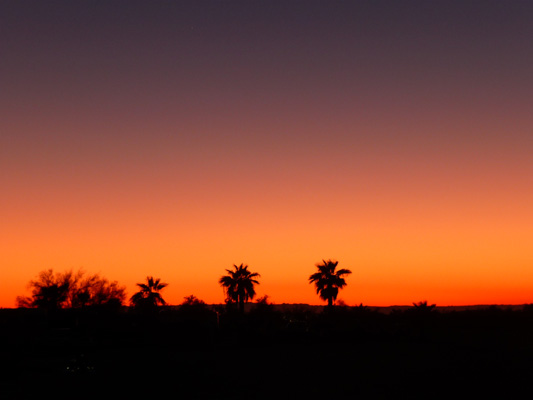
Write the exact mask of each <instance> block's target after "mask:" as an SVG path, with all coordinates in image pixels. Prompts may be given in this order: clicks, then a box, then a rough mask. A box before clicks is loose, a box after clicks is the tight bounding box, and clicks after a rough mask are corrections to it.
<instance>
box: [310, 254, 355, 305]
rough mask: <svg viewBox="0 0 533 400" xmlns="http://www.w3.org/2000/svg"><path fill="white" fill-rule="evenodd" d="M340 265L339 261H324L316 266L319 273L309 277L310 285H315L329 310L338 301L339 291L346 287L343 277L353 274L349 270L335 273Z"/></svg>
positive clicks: (340, 270)
mask: <svg viewBox="0 0 533 400" xmlns="http://www.w3.org/2000/svg"><path fill="white" fill-rule="evenodd" d="M338 264H339V262H338V261H332V260H327V261H326V260H322V262H321V263H318V264H316V267H317V268H318V272H315V273H314V274H313V275H311V276H310V277H309V283H314V284H315V286H316V292H317V294H318V295H319V296H320V298H321V299H323V300H327V302H328V307H329V308H331V307H332V306H333V302H334V301H335V300H337V295H338V294H339V289H342V288H343V287H344V286H346V281H345V280H344V278H343V276H344V275H349V274H351V273H352V271H350V270H349V269H339V270H338V271H335V268H337V265H338Z"/></svg>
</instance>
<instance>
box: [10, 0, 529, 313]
mask: <svg viewBox="0 0 533 400" xmlns="http://www.w3.org/2000/svg"><path fill="white" fill-rule="evenodd" d="M532 38H533V3H532V2H529V1H505V2H503V1H475V2H469V1H416V2H414V1H401V2H398V1H358V2H350V1H290V0H284V1H281V0H280V1H198V0H194V1H192V0H191V1H175V2H174V1H153V0H146V1H132V0H128V1H75V2H72V1H46V2H44V1H18V0H12V1H11V0H3V1H1V2H0V187H1V192H0V194H1V195H0V255H1V258H0V306H2V307H13V306H14V305H15V297H16V296H17V295H22V294H27V293H28V292H27V288H26V285H27V283H28V281H29V280H31V279H33V278H35V277H36V275H37V274H38V272H39V271H41V270H43V269H48V268H53V269H54V270H56V271H64V270H67V269H71V268H72V269H78V268H83V269H84V270H86V271H87V272H89V273H97V272H98V273H101V275H103V276H105V277H106V278H108V279H110V280H118V281H119V282H120V283H122V284H124V285H126V286H127V290H128V294H129V295H131V294H133V292H134V290H135V283H136V282H141V281H143V280H144V279H145V277H146V276H147V275H153V276H155V277H160V278H161V279H162V280H163V281H164V282H167V283H169V286H168V288H167V289H165V291H164V292H163V293H164V295H165V296H164V297H165V298H166V299H167V301H168V302H169V303H171V304H179V303H180V302H181V301H182V299H183V297H184V296H187V295H190V294H194V295H196V296H197V297H199V298H201V299H203V300H205V301H206V302H208V303H220V302H223V299H224V296H223V292H222V289H221V287H220V286H219V285H218V279H219V278H220V276H221V275H222V274H223V273H224V272H225V271H224V270H225V268H230V267H231V266H232V265H233V264H240V263H245V264H248V265H249V267H250V270H252V271H255V272H259V273H260V274H261V279H260V281H261V284H260V285H259V286H258V288H257V292H258V295H259V296H262V295H265V294H268V295H269V296H270V298H271V300H272V301H274V302H276V303H284V302H285V303H310V304H322V303H323V302H321V301H320V300H319V299H318V297H317V296H316V294H315V291H314V289H313V287H312V286H311V285H309V284H308V281H307V280H308V277H309V275H310V274H312V273H313V272H314V271H315V267H314V265H315V264H316V263H317V262H319V261H320V260H322V259H329V258H331V259H336V260H339V267H342V268H349V269H351V270H352V271H353V274H352V275H350V276H349V277H348V278H347V282H348V286H347V287H346V288H345V289H344V290H343V291H342V292H341V293H340V296H339V298H342V299H343V300H344V301H345V302H346V303H348V304H352V305H353V304H359V303H361V302H362V303H364V304H368V305H393V304H411V303H412V302H416V301H421V300H428V301H429V302H431V303H437V304H438V305H462V304H487V303H498V304H520V303H530V302H533V157H532V153H533V112H532V104H533V41H532V40H531V39H532Z"/></svg>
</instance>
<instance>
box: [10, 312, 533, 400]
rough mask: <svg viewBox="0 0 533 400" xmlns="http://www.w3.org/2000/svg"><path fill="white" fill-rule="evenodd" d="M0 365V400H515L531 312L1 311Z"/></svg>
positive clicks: (527, 367)
mask: <svg viewBox="0 0 533 400" xmlns="http://www.w3.org/2000/svg"><path fill="white" fill-rule="evenodd" d="M217 316H218V318H217ZM0 354H1V369H0V399H2V400H7V399H36V398H44V399H48V398H50V399H52V398H53V399H129V398H133V399H135V398H139V399H141V398H165V399H167V398H173V399H314V398H321V399H330V398H331V399H335V398H336V399H360V398H369V399H376V398H387V399H388V398H424V399H431V398H449V397H459V398H464V397H467V396H468V397H472V398H479V397H481V396H483V397H485V396H487V397H491V398H496V397H504V398H518V397H522V396H523V395H522V396H519V395H520V393H521V392H522V390H526V393H527V395H528V396H529V395H530V393H531V382H533V374H532V372H533V308H532V307H531V306H525V307H524V308H523V309H515V310H511V309H504V308H497V307H491V308H486V309H479V310H465V311H452V312H437V311H435V310H430V309H426V308H415V307H413V308H412V309H407V310H403V311H393V312H392V313H389V314H384V313H380V312H377V311H374V310H369V309H365V308H362V307H343V308H340V309H338V310H336V311H335V312H312V311H310V310H305V309H298V308H295V309H292V310H289V309H287V310H285V311H279V310H276V309H274V308H272V307H269V306H262V307H256V308H254V309H252V310H250V311H249V312H248V313H247V314H246V315H244V316H240V315H239V314H238V313H237V312H233V313H229V312H226V311H225V310H223V309H222V308H220V309H218V315H217V313H215V312H214V311H213V310H212V309H210V308H208V307H196V308H195V307H189V308H187V307H184V308H181V309H179V308H177V309H161V310H159V312H158V313H157V314H140V313H136V312H134V311H133V310H128V309H123V310H90V309H87V310H59V311H58V312H55V313H45V312H43V311H41V310H30V309H18V310H10V309H5V310H0Z"/></svg>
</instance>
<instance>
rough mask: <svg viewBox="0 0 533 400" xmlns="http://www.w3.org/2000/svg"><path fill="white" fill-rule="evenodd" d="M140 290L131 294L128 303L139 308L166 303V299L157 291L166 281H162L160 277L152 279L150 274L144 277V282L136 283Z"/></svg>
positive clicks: (153, 306)
mask: <svg viewBox="0 0 533 400" xmlns="http://www.w3.org/2000/svg"><path fill="white" fill-rule="evenodd" d="M137 286H139V288H140V290H139V291H138V292H137V293H135V294H134V295H133V296H131V299H130V304H131V305H132V306H134V307H139V308H151V309H153V308H156V307H157V306H160V305H161V306H164V305H166V304H167V303H166V301H165V300H164V299H163V297H162V296H161V293H159V292H160V291H161V290H163V289H164V288H165V287H167V286H168V284H167V283H163V282H161V281H160V279H159V278H158V279H154V278H153V277H151V276H148V277H146V283H138V284H137Z"/></svg>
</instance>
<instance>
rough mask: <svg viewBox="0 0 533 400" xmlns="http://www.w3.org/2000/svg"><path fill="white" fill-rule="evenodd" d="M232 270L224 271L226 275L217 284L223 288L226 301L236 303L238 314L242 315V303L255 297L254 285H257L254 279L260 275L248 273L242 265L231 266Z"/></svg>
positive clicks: (246, 268) (246, 267) (245, 266)
mask: <svg viewBox="0 0 533 400" xmlns="http://www.w3.org/2000/svg"><path fill="white" fill-rule="evenodd" d="M233 268H234V270H233V271H232V270H230V269H226V271H227V272H228V275H224V276H222V277H221V278H220V280H219V283H220V284H221V285H222V287H223V288H224V292H225V294H226V301H227V302H229V303H235V302H236V303H238V304H239V310H240V312H241V313H244V303H245V302H247V301H248V300H251V299H253V298H254V297H255V289H254V285H258V284H259V282H258V281H257V280H256V279H255V278H257V277H260V276H261V275H259V274H258V273H257V272H250V271H248V266H247V265H244V264H241V265H239V266H237V265H233Z"/></svg>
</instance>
